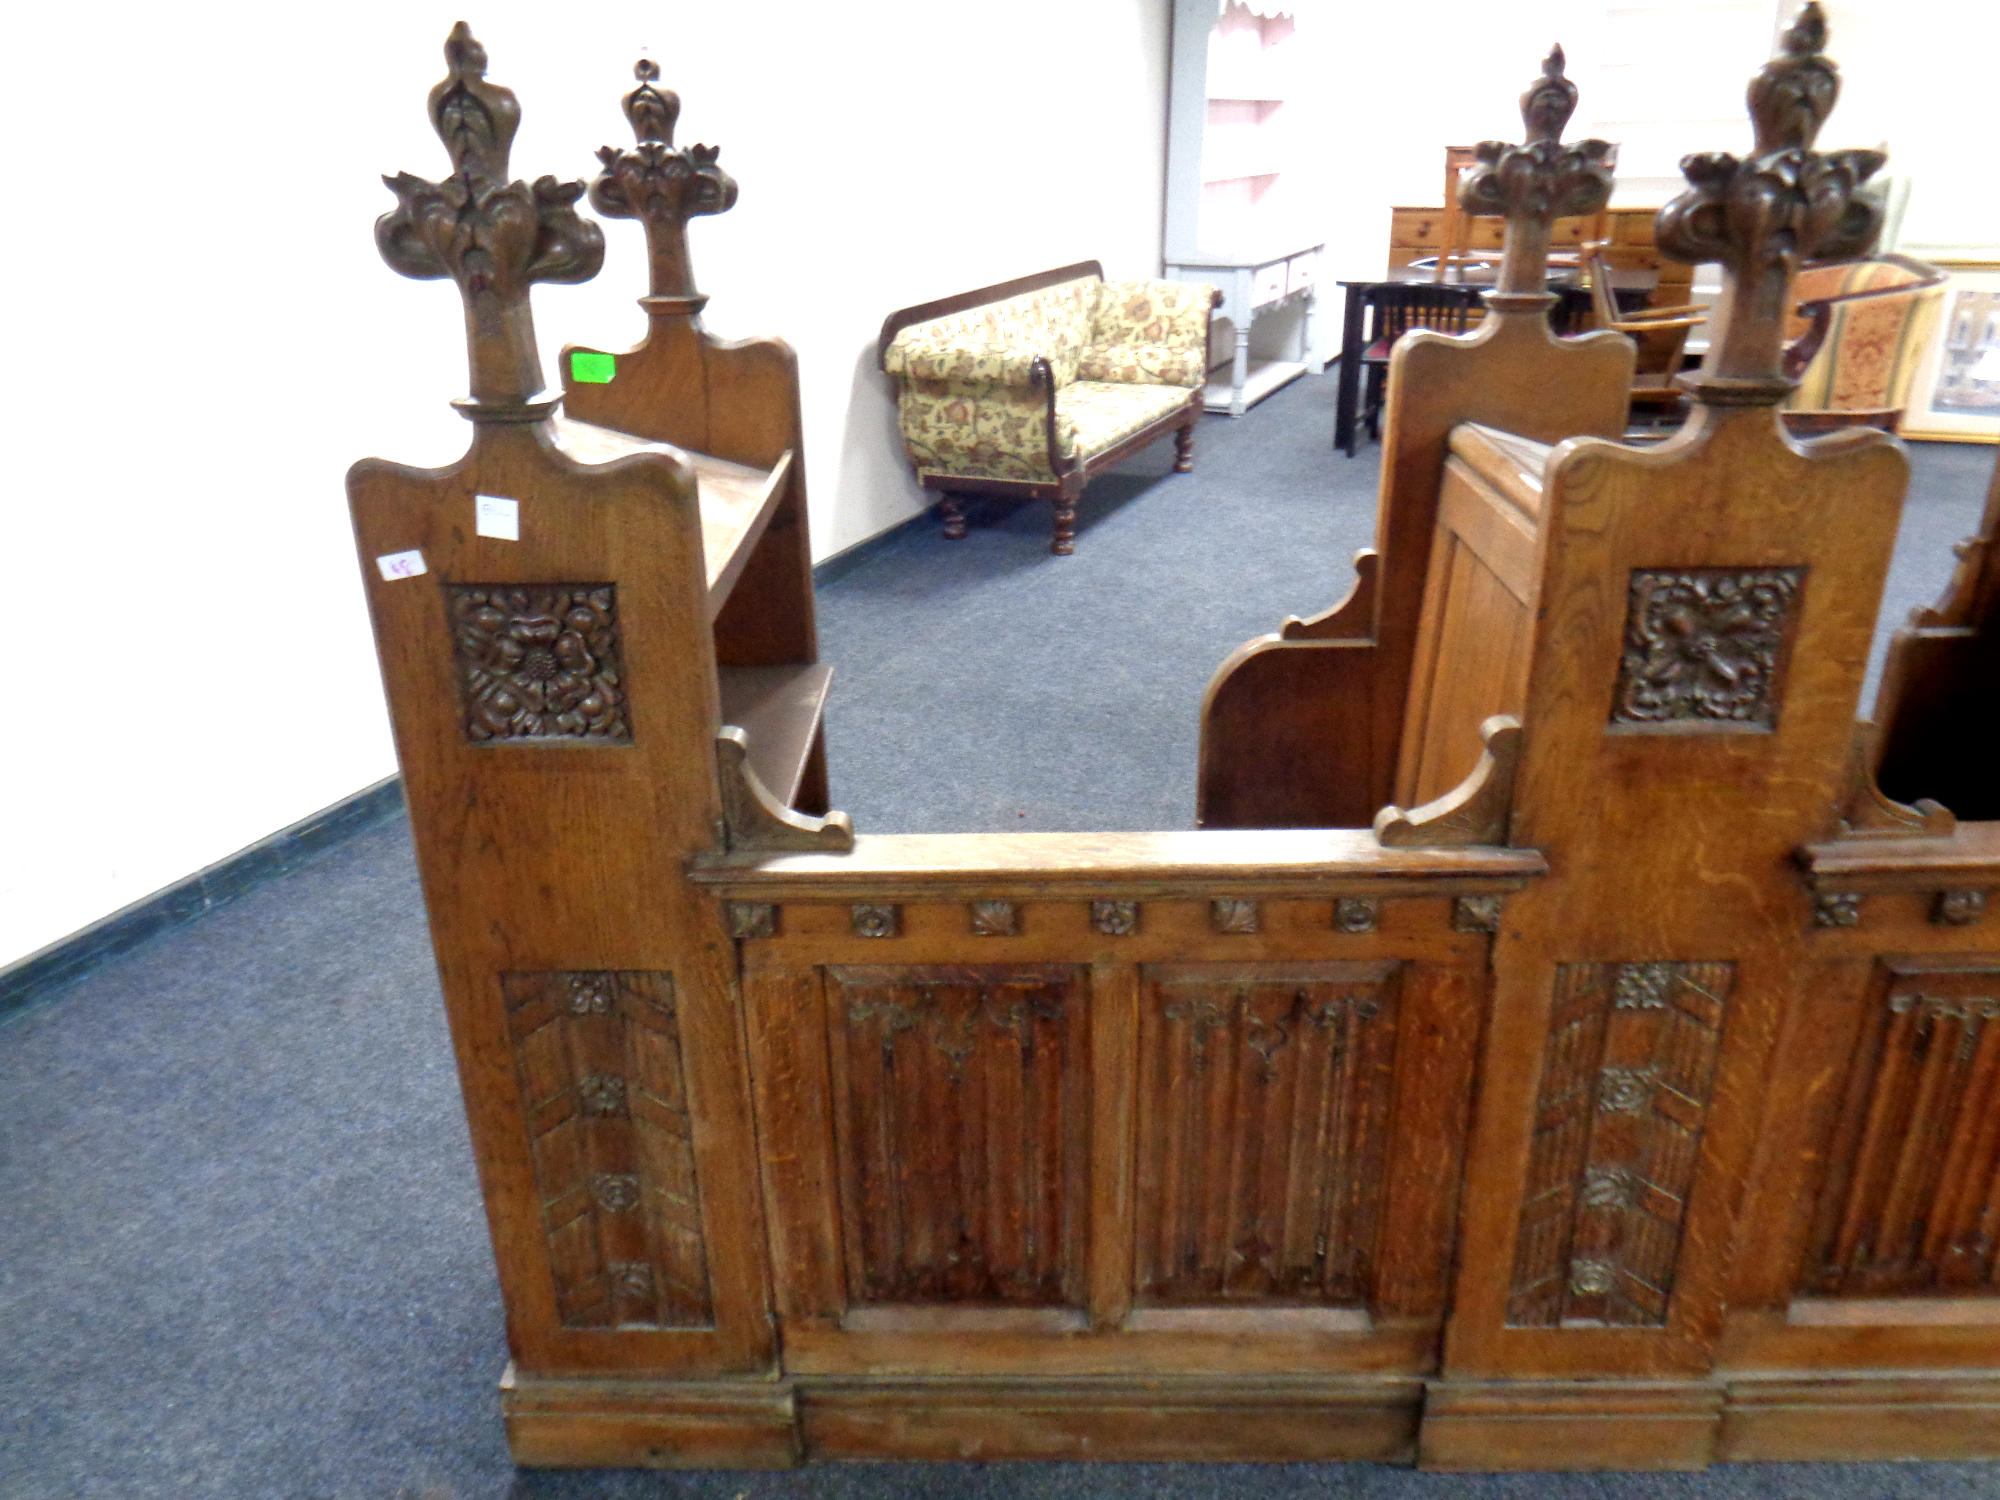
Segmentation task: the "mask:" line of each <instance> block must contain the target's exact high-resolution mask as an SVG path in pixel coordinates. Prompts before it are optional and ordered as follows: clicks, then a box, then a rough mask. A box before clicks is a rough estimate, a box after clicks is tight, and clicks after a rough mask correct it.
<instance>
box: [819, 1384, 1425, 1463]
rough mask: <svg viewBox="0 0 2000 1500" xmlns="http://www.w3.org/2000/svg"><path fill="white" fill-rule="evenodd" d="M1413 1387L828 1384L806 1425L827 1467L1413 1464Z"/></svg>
mask: <svg viewBox="0 0 2000 1500" xmlns="http://www.w3.org/2000/svg"><path fill="white" fill-rule="evenodd" d="M1421 1403H1422V1390H1421V1387H1419V1386H1418V1385H1417V1383H1416V1382H1414V1381H1408V1380H1342V1381H1328V1380H1325V1379H1324V1378H1318V1379H1313V1378H1308V1379H1298V1378H1292V1379H1286V1378H1282V1377H1278V1378H1265V1379H1259V1380H1244V1381H1240V1382H1238V1383H1236V1384H1235V1385H1233V1386H1231V1387H1229V1388H1219V1387H1217V1386H1216V1385H1215V1384H1213V1383H1210V1382H1198V1381H1190V1380H1129V1379H1127V1380H1093V1381H1075V1382H1072V1383H1067V1384H1052V1383H1050V1382H1048V1381H1045V1380H1036V1381H1018V1380H1017V1381H1006V1380H956V1381H954V1380H949V1379H935V1380H924V1381H895V1382H890V1381H875V1382H868V1383H862V1382H858V1381H854V1382H848V1381H814V1382H811V1383H806V1384H802V1385H801V1387H800V1390H799V1420H800V1426H801V1429H802V1431H803V1432H804V1434H805V1442H806V1448H807V1450H808V1452H809V1453H810V1454H811V1455H812V1456H813V1457H815V1458H845V1459H869V1458H889V1457H895V1458H922V1459H943V1460H954V1459H955V1460H970V1461H986V1460H992V1459H1067V1460H1079V1459H1089V1460H1110V1461H1126V1462H1138V1461H1144V1460H1162V1459H1172V1460H1178V1461H1183V1462H1186V1461H1197V1462H1199V1461H1210V1462H1227V1461H1232V1460H1234V1461H1244V1460H1251V1461H1259V1460H1262V1461H1271V1460H1276V1461H1280V1462H1294V1463H1302V1462H1309V1461H1321V1460H1328V1459H1363V1460H1372V1461H1375V1462H1381V1463H1395V1462H1407V1461H1408V1459H1409V1458H1410V1456H1411V1454H1412V1452H1413V1451H1414V1449H1415V1441H1416V1424H1417V1416H1418V1411H1419V1408H1420V1406H1421Z"/></svg>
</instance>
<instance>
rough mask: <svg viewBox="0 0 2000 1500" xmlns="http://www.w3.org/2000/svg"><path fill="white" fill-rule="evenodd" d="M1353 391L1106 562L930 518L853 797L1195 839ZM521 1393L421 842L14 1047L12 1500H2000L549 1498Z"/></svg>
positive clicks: (1304, 607)
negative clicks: (1237, 657)
mask: <svg viewBox="0 0 2000 1500" xmlns="http://www.w3.org/2000/svg"><path fill="white" fill-rule="evenodd" d="M1331 385H1332V382H1331V381H1330V380H1326V379H1323V378H1322V379H1317V380H1307V381H1303V382H1301V383H1300V384H1299V385H1298V386H1295V387H1294V388H1292V389H1291V390H1289V391H1287V392H1285V393H1284V394H1282V395H1280V396H1277V397H1274V398H1273V399H1272V400H1271V401H1270V402H1267V403H1266V404H1265V405H1264V406H1262V407H1260V408H1258V409H1257V411H1256V412H1255V413H1253V414H1252V415H1251V416H1250V417H1249V418H1246V419H1245V420H1243V421H1240V422H1235V423H1231V422H1228V421H1225V420H1221V419H1210V420H1208V421H1206V422H1204V424H1203V426H1202V431H1201V445H1200V458H1199V464H1200V467H1199V468H1198V470H1197V472H1196V473H1195V474H1192V475H1185V476H1171V475H1166V470H1167V466H1168V450H1166V448H1165V447H1164V446H1162V447H1161V448H1160V449H1158V450H1156V451H1154V452H1151V453H1149V454H1147V455H1145V456H1144V457H1143V458H1141V459H1140V460H1138V461H1137V462H1135V463H1134V464H1133V465H1132V466H1130V467H1129V468H1128V469H1126V470H1124V471H1121V472H1119V473H1117V474H1114V475H1112V476H1109V477H1108V478H1106V479H1105V480H1103V481H1101V482H1100V483H1099V484H1098V485H1096V486H1093V488H1092V490H1091V492H1090V494H1089V495H1088V496H1087V497H1086V498H1085V501H1084V505H1083V514H1082V522H1083V524H1082V528H1081V533H1080V536H1079V540H1078V550H1077V555H1076V556H1075V557H1072V558H1067V559H1059V558H1052V557H1050V556H1049V555H1048V553H1047V550H1046V545H1047V543H1046V532H1045V522H1046V519H1047V512H1046V508H1045V507H1031V506H1023V507H1019V508H1017V509H1014V510H1008V509H1007V508H1005V507H994V508H992V509H991V510H990V512H989V513H986V514H980V515H976V516H975V529H974V531H973V533H972V536H971V537H970V538H969V539H968V540H967V541H966V542H964V543H960V544H953V543H946V542H944V541H942V540H941V539H940V538H939V537H938V536H937V534H936V532H935V530H934V529H932V528H931V527H929V526H919V527H917V528H913V529H912V530H911V531H910V532H908V533H906V534H905V535H903V536H901V537H899V538H897V539H896V541H895V542H894V543H893V545H891V546H890V547H889V548H887V549H885V550H884V551H883V552H882V553H881V554H880V555H878V556H876V557H874V558H872V559H871V560H870V561H869V562H868V563H866V564H865V565H864V566H862V567H860V568H858V569H857V570H855V571H854V572H853V573H851V574H850V575H849V576H848V577H846V578H844V579H843V580H842V581H841V582H840V583H838V584H836V585H833V586H831V587H829V588H828V589H827V590H826V591H825V592H824V595H823V598H822V611H821V618H822V622H823V628H824V636H825V647H826V654H827V656H828V657H829V658H830V659H831V660H832V661H833V662H834V664H835V666H836V669H837V676H836V699H835V702H836V707H835V709H834V712H833V717H832V720H831V723H830V738H831V748H832V751H833V766H834V785H835V791H836V797H837V800H838V801H839V802H840V804H841V805H842V806H845V807H847V808H849V809H850V810H851V811H852V812H854V814H855V815H856V819H857V822H858V823H859V824H860V826H861V827H863V828H864V829H869V828H872V829H878V830H882V829H891V828H901V829H911V828H940V829H941V828H1006V827H1036V828H1091V827H1096V828H1146V827H1155V826H1164V827H1176V826H1186V825H1187V823H1188V822H1189V820H1190V818H1191V815H1192V791H1191V783H1192V776H1193V765H1194V748H1193V747H1194V737H1195V712H1196V706H1197V705H1198V704H1199V702H1200V690H1201V687H1202V685H1203V684H1204V683H1205V681H1206V680H1207V677H1208V674H1209V672H1210V671H1211V670H1212V668H1213V666H1214V664H1215V663H1216V662H1217V661H1218V660H1220V658H1221V656H1222V655H1223V654H1224V652H1226V651H1227V650H1228V649H1229V648H1230V647H1231V646H1233V645H1235V644H1236V642H1237V641H1239V640H1240V639H1242V638H1244V637H1245V636H1247V635H1250V634H1253V633H1255V632H1257V631H1259V630H1263V629H1265V628H1268V627H1269V626H1270V625H1271V624H1273V623H1274V622H1275V621H1276V620H1277V619H1278V618H1280V617H1281V616H1282V615H1283V614H1284V613H1286V612H1288V611H1293V610H1298V611H1310V610H1315V609H1318V608H1321V607H1323V606H1324V605H1325V604H1326V603H1328V602H1330V594H1331V591H1332V590H1333V588H1334V587H1335V585H1333V584H1332V583H1331V582H1330V580H1331V579H1334V578H1341V579H1344V578H1345V576H1346V557H1347V555H1348V553H1349V552H1351V551H1352V549H1353V548H1354V547H1355V546H1357V545H1360V544H1362V543H1363V542H1364V541H1365V540H1366V538H1367V534H1368V532H1369V530H1370V527H1371V525H1372V521H1371V519H1370V517H1369V515H1368V507H1369V504H1370V502H1371V501H1372V496H1373V486H1374V461H1373V458H1372V456H1364V457H1357V458H1356V459H1353V460H1347V459H1342V458H1338V457H1336V456H1335V455H1333V454H1332V453H1331V452H1330V451H1329V450H1328V447H1327V434H1328V433H1329V431H1330V427H1331V413H1330V403H1331ZM1915 458H1916V462H1917V474H1918V483H1917V486H1916V493H1915V494H1914V495H1913V497H1912V501H1911V505H1910V508H1909V521H1908V522H1907V524H1906V526H1905V534H1904V539H1905V544H1906V545H1905V547H1904V549H1903V553H1904V555H1902V556H1899V559H1898V562H1897V566H1896V573H1895V579H1894V582H1893V584H1892V591H1893V592H1894V593H1895V595H1896V600H1897V602H1896V603H1894V604H1892V607H1891V610H1890V611H1887V612H1885V614H1886V616H1887V617H1888V618H1892V619H1893V618H1899V617H1900V615H1901V614H1902V612H1903V610H1904V609H1905V608H1906V607H1907V605H1908V604H1909V603H1912V602H1915V601H1917V600H1920V599H1923V598H1927V597H1929V596H1930V595H1931V594H1933V593H1934V592H1935V591H1936V588H1937V585H1938V582H1939V581H1940V580H1941V578H1942V577H1943V574H1944V571H1945V567H1946V565H1947V563H1948V560H1949V554H1948V551H1947V550H1946V549H1947V547H1948V544H1949V542H1950V541H1951V540H1953V539H1955V538H1956V537H1958V536H1960V535H1963V534H1964V533H1965V532H1966V531H1967V530H1968V529H1969V528H1970V525H1971V520H1972V517H1973V516H1974V514H1976V511H1977V506H1978V501H1979V497H1980V495H1981V494H1982V493H1983V491H1984V486H1985V480H1986V474H1987V472H1988V465H1990V463H1991V458H1992V455H1991V450H1975V449H1964V448H1951V447H1938V446H1932V447H1927V448H1919V449H1917V450H1916V451H1915ZM1162 476H1165V477H1162ZM1914 544H1921V545H1920V548H1919V547H1918V546H1917V545H1914ZM1341 586H1344V585H1341ZM504 1359H505V1338H504V1333H503V1329H502V1323H501V1309H500V1302H499V1297H498V1293H497V1290H496V1288H495V1285H494V1278H493V1266H492V1258H491V1252H490V1249H489V1247H488V1244H487V1239H486V1231H485V1223H484V1219H483V1217H482V1214H481V1211H480V1203H479V1195H478V1189H477V1185H476V1183H475V1182H474V1178H473V1171H472V1161H471V1150H470V1145H469V1143H468V1140H467V1137H466V1131H465V1125H464V1121H463V1117H462V1115H461V1113H460V1107H459V1098H458V1089H457V1086H456V1082H455V1076H454V1073H453V1069H452V1062H451V1054H450V1047H449V1042H448V1040H447V1037H446V1034H445V1027H444V1020H443V1016H442V1013H441V1010H440V1006H439V1001H438V993H437V981H436V974H435V970H434V967H433V964H432V961H431V956H430V950H429V944H428V938H427V934H426V932H425V929H424V924H423V917H422V911H421V905H420V901H419V897H418V891H417V883H416V875H415V869H414V866H413V864H412V861H411V858H410V850H409V838H408V829H407V826H406V824H405V823H404V822H403V821H402V820H401V819H400V818H398V819H396V820H393V821H391V822H389V823H386V824H381V825H378V826H376V827H375V828H373V829H370V830H368V831H367V832H365V833H363V834H361V835H359V836H357V837H356V838H355V839H353V840H352V841H351V842H349V843H347V844H345V845H343V846H341V847H339V848H336V849H334V850H331V851H329V852H328V853H326V854H325V855H323V856H321V857H320V858H318V859H317V860H315V861H313V862H311V863H309V864H307V865H305V866H303V867H301V868H299V869H296V870H294V871H292V872H290V873H288V874H286V875H284V876H282V877H280V878H278V879H277V880H274V881H273V882H272V883H271V884H269V885H266V886H264V887H262V888H261V889H259V890H256V891H253V892H251V893H250V894H248V895H246V896H245V897H243V898H242V899H241V900H239V901H237V902H235V903H234V904H232V905H230V906H227V907H225V908H223V909H221V910H219V911H217V912H215V913H214V914H213V915H211V916H209V917H207V918H205V919H203V920H202V921H200V922H199V923H197V924H195V925H192V926H189V927H186V928H183V929H180V930H179V931H177V932H175V933H172V934H169V935H167V936H165V937H162V938H160V939H157V940H155V941H153V942H152V943H150V944H148V945H146V946H145V947H143V948H140V949H138V950H136V951H134V952H132V953H130V954H128V955H126V956H125V957H123V958H121V959H119V960H117V961H116V962H113V963H110V964H107V965H106V966H104V967H103V968H101V969H99V970H97V971H96V972H94V973H92V974H90V975H88V976H86V977H85V978H83V979H81V980H79V981H78V982H76V983H75V984H73V985H71V986H70V987H69V988H68V989H67V990H65V991H63V992H62V993H60V994H58V995H55V996H52V997H51V998H50V999H48V1000H47V1001H46V1002H45V1003H43V1004H41V1005H40V1006H38V1007H37V1008H35V1009H32V1010H30V1011H27V1012H25V1013H22V1014H19V1015H17V1016H16V1017H15V1018H14V1019H13V1020H12V1021H11V1023H9V1024H7V1025H5V1026H0V1496H4V1497H5V1500H44V1497H48V1500H56V1497H63V1500H67V1497H72V1496H90V1497H96V1496H105V1497H118V1500H125V1497H132V1500H139V1497H152V1496H160V1497H200V1496H258V1497H266V1496H283V1497H292V1496H300V1497H315V1500H317V1497H387V1496H394V1497H399V1500H445V1497H488V1496H510V1497H516V1500H530V1497H551V1500H554V1497H569V1496H593V1497H594V1496H604V1497H623V1496H669V1495H674V1496H700V1497H705V1500H706V1497H714V1500H763V1497H770V1496H823V1497H862V1496H870V1497H885V1500H899V1497H905V1496H933V1495H952V1496H966V1497H987V1496H996V1497H997V1496H1007V1497H1012V1496H1045V1495H1050V1496H1052V1495H1062V1496H1106V1497H1112V1496H1117V1497H1123V1496H1159V1497H1174V1500H1180V1497H1187V1500H1193V1497H1208V1496H1223V1495H1228V1496H1232V1497H1238V1496H1253V1497H1256V1500H1291V1497H1300V1500H1304V1497H1307V1496H1314V1497H1317V1496H1325V1495H1343V1496H1355V1497H1368V1500H1377V1497H1380V1500H1403V1497H1427V1500H1469V1497H1479V1500H1501V1497H1507V1500H1516V1497H1518V1500H1530V1497H1535V1500H1541V1497H1547V1500H1585V1497H1648V1500H1654V1497H1657V1500H1668V1497H1683V1496H1687V1497H1693V1496H1702V1497H1716V1500H1722V1497H1739V1496H1740V1497H1753V1496H1754V1497H1801V1496H1809V1495H1810V1496H1838V1497H1842V1500H1892V1497H1894V1500H1900V1497H1910V1500H1920V1497H1921V1500H1956V1497H1972V1496H1990V1495H1992V1494H1994V1493H1995V1492H1996V1491H2000V1469H1996V1468H1995V1467H1993V1466H1988V1465H1979V1464H1926V1465H1811V1466H1784V1467H1778V1466H1750V1467H1742V1468H1721V1469H1717V1470H1714V1471H1712V1472H1710V1473H1708V1474H1704V1475H1698V1476H1684V1475H1653V1476H1627V1475H1608V1476H1583V1475H1579V1476H1554V1477H1549V1476H1519V1477H1504V1476H1503V1477H1492V1476H1427V1475H1419V1474H1415V1473H1412V1472H1409V1471H1405V1470H1398V1469H1390V1468H1384V1467H1379V1466H1374V1465H1353V1466H1314V1465H1297V1466H1279V1467H1265V1466H1243V1465H1136V1466H1127V1467H1103V1466H1085V1465H1067V1464H1022V1465H962V1464H953V1465H857V1466H825V1467H820V1468H816V1469H808V1470H804V1471H800V1472H796V1473H790V1474H775V1475H744V1474H648V1473H582V1474H529V1473H517V1472H516V1471H515V1470H514V1469H513V1468H512V1467H511V1466H510V1465H509V1464H508V1461H507V1454H506V1447H505V1443H504V1441H503V1438H502V1434H501V1428H500V1421H499V1413H498V1402H497V1398H496V1396H495V1394H494V1389H493V1387H494V1381H495V1379H496V1378H497V1377H498V1375H499V1372H500V1367H501V1364H502V1362H503V1360H504Z"/></svg>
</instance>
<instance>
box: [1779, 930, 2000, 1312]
mask: <svg viewBox="0 0 2000 1500" xmlns="http://www.w3.org/2000/svg"><path fill="white" fill-rule="evenodd" d="M1996 1247H2000V969H1993V968H1983V969H1934V970H1929V971H1925V970H1912V969H1899V970H1885V971H1884V972H1883V973H1882V974H1881V976H1880V977H1879V979H1878V982H1877V984H1876V986H1875V987H1874V990H1873V999H1872V1001H1871V1004H1870V1006H1869V1008H1868V1010H1867V1012H1866V1013H1865V1014H1864V1015H1863V1017H1862V1020H1861V1026H1860V1029H1859V1032H1858V1033H1857V1035H1856V1037H1855V1045H1854V1051H1853V1054H1852V1061H1851V1063H1850V1065H1849V1068H1848V1076H1847V1080H1846V1087H1845V1089H1844V1091H1843V1094H1842V1097H1841V1103H1840V1108H1839V1114H1838V1115H1837V1116H1836V1120H1835V1124H1834V1129H1833V1138H1832V1142H1831V1145H1830V1148H1829V1150H1828V1152H1827V1168H1826V1177H1825V1180H1824V1182H1823V1184H1822V1186H1821V1189H1820V1193H1819V1199H1818V1203H1817V1205H1816V1207H1815V1211H1814V1224H1813V1238H1812V1242H1811V1246H1810V1249H1809V1252H1808V1257H1807V1261H1806V1265H1805V1268H1804V1275H1803V1277H1802V1281H1801V1290H1803V1291H1807V1292H1814V1293H1819V1294H1821V1295H1825V1296H1862V1297H1884V1296H1917V1295H1923V1294H1926V1293H1937V1294H1944V1295H1965V1294H1967V1293H1976V1292H1986V1293H1991V1292H1995V1291H2000V1257H1996Z"/></svg>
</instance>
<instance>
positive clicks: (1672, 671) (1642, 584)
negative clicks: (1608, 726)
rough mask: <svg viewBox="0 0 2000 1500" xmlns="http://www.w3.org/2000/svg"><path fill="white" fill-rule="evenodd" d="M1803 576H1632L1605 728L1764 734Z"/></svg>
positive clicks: (1647, 571) (1666, 572)
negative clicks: (1759, 731)
mask: <svg viewBox="0 0 2000 1500" xmlns="http://www.w3.org/2000/svg"><path fill="white" fill-rule="evenodd" d="M1805 576H1806V575H1805V569H1804V568H1665V569H1653V568H1638V569H1634V570H1633V573H1632V579H1631V587H1630V593H1629V597H1628V601H1627V606H1626V616H1625V648H1624V654H1623V655H1622V656H1621V657H1620V659H1619V664H1618V692H1617V697H1616V698H1615V699H1614V700H1613V702H1612V708H1611V722H1612V723H1613V724H1614V725H1616V726H1617V727H1619V728H1621V729H1626V730H1633V729H1638V730H1646V729H1653V730H1659V729H1678V730H1684V731H1685V730H1689V729H1693V730H1728V729H1752V730H1756V729H1770V728H1771V727H1772V726H1774V725H1775V724H1776V723H1777V722H1778V706H1779V698H1780V693H1781V691H1782V688H1783V675H1784V666H1785V656H1786V654H1787V648H1788V647H1789V646H1790V644H1791V634H1792V627H1793V623H1794V619H1795V615H1796V610H1797V604H1798V599H1799V594H1800V591H1801V587H1802V585H1803V584H1804V582H1805Z"/></svg>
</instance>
